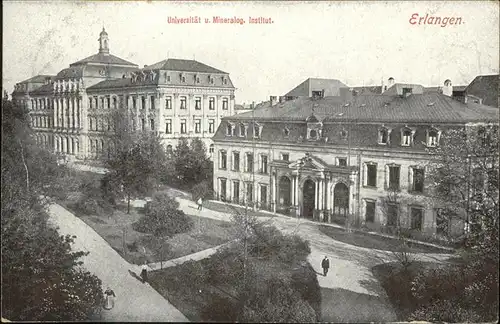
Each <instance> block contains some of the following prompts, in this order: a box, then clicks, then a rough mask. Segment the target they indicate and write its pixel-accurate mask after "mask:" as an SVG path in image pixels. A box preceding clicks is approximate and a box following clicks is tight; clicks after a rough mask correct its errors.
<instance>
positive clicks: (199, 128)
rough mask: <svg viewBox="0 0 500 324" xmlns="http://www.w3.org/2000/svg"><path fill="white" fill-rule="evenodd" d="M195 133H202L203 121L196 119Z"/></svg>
mask: <svg viewBox="0 0 500 324" xmlns="http://www.w3.org/2000/svg"><path fill="white" fill-rule="evenodd" d="M194 132H195V133H196V134H199V133H201V119H196V120H195V121H194Z"/></svg>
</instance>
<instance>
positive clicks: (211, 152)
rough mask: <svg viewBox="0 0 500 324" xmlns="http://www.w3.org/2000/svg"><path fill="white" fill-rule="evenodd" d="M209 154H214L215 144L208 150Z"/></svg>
mask: <svg viewBox="0 0 500 324" xmlns="http://www.w3.org/2000/svg"><path fill="white" fill-rule="evenodd" d="M208 152H209V153H210V154H213V153H214V145H213V144H210V148H209V149H208Z"/></svg>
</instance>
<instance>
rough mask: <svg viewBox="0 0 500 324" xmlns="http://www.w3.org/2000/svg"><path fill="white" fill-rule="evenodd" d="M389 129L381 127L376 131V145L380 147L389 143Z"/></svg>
mask: <svg viewBox="0 0 500 324" xmlns="http://www.w3.org/2000/svg"><path fill="white" fill-rule="evenodd" d="M390 134H391V129H389V128H387V127H384V126H382V127H381V128H380V129H379V130H378V143H379V144H380V145H388V144H389V142H390Z"/></svg>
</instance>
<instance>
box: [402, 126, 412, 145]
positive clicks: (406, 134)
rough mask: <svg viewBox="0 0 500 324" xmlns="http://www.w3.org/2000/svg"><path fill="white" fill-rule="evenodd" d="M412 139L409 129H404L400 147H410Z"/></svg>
mask: <svg viewBox="0 0 500 324" xmlns="http://www.w3.org/2000/svg"><path fill="white" fill-rule="evenodd" d="M411 138H412V131H411V130H409V129H404V130H403V131H402V134H401V145H402V146H410V145H411V142H412V141H411Z"/></svg>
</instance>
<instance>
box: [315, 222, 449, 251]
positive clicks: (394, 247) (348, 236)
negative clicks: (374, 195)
mask: <svg viewBox="0 0 500 324" xmlns="http://www.w3.org/2000/svg"><path fill="white" fill-rule="evenodd" d="M318 229H319V230H320V231H321V233H323V234H325V235H328V236H329V237H331V238H333V239H334V240H337V241H340V242H343V243H347V244H351V245H354V246H359V247H364V248H368V249H377V250H382V251H392V252H396V251H398V249H399V248H400V244H401V243H400V241H399V240H398V239H395V238H388V237H383V236H376V235H372V234H369V233H363V232H350V233H348V232H346V231H345V230H344V229H340V228H336V227H333V226H326V225H318ZM408 247H409V249H410V252H413V253H450V251H449V250H444V249H440V248H437V247H433V246H428V245H424V244H418V243H412V242H408Z"/></svg>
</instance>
